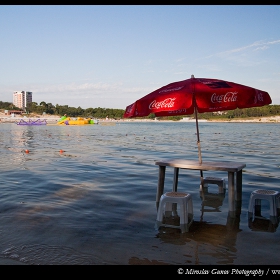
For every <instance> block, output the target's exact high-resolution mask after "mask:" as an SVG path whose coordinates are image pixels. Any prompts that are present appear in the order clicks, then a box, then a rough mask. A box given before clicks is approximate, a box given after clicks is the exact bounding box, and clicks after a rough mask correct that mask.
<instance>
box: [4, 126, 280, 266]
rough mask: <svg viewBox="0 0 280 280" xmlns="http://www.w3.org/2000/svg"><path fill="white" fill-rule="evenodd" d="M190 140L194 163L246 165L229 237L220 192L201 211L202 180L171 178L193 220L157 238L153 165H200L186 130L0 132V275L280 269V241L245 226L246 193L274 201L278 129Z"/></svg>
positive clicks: (233, 130)
mask: <svg viewBox="0 0 280 280" xmlns="http://www.w3.org/2000/svg"><path fill="white" fill-rule="evenodd" d="M199 137H200V142H201V151H202V160H205V161H236V162H241V163H245V164H246V167H245V168H244V170H243V194H242V208H241V215H240V222H239V223H238V225H237V227H235V228H231V229H229V228H228V227H227V216H228V196H227V189H226V192H225V196H224V198H223V197H222V198H221V197H219V198H218V199H217V200H216V201H214V202H213V203H214V205H213V203H212V207H211V206H210V207H208V208H207V207H206V206H205V207H204V204H203V201H202V198H201V194H200V192H199V185H200V174H199V171H190V170H180V174H179V183H178V191H187V192H190V193H191V194H192V197H193V208H194V223H193V224H192V226H191V228H190V231H189V232H188V233H185V234H181V233H180V230H179V229H172V228H163V229H160V230H157V229H155V220H156V213H157V209H156V203H155V199H156V190H157V183H158V173H159V171H158V166H157V165H155V162H156V161H159V160H164V159H169V160H171V159H190V160H196V159H197V160H198V148H197V131H196V126H195V123H194V122H161V121H158V122H122V121H119V122H116V123H111V124H110V123H109V125H108V123H107V125H104V124H103V125H102V124H101V123H100V124H98V125H84V126H58V125H41V126H40V125H39V126H19V125H16V124H13V123H10V124H1V125H0V143H1V144H0V153H1V161H0V167H1V175H0V264H1V263H2V264H5V263H9V262H12V263H13V262H14V263H15V264H28V265H31V264H32V265H34V264H35V265H36V264H38V265H45V264H46V265H50V264H55V265H59V264H67V265H75V264H81V265H83V264H84V265H87V264H181V265H183V264H190V265H191V264H200V265H202V264H279V258H278V257H275V256H278V254H277V252H279V251H280V242H279V237H280V229H279V228H278V227H277V226H276V227H273V226H271V225H270V223H268V224H267V221H263V223H261V221H260V225H258V226H256V227H255V228H252V227H251V228H250V227H249V225H248V219H247V210H248V203H249V197H250V194H251V192H252V191H253V190H255V189H270V190H280V182H279V178H280V172H279V169H280V150H279V138H280V128H279V124H278V123H214V122H201V123H200V124H199ZM204 176H215V177H225V178H227V174H226V173H225V172H214V173H213V172H210V171H208V172H206V171H205V174H204ZM172 184H173V169H172V168H171V167H167V169H166V178H165V191H168V190H172ZM216 189H218V188H217V187H216ZM216 189H215V186H214V187H213V191H212V189H211V192H215V191H216ZM215 203H216V205H215ZM263 211H264V214H267V212H269V210H268V206H266V205H264V210H263ZM273 252H276V255H275V253H273Z"/></svg>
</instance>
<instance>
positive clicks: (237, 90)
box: [123, 75, 272, 163]
mask: <svg viewBox="0 0 280 280" xmlns="http://www.w3.org/2000/svg"><path fill="white" fill-rule="evenodd" d="M271 102H272V101H271V98H270V95H269V94H268V93H267V92H266V91H262V90H259V89H256V88H252V87H249V86H245V85H241V84H237V83H233V82H228V81H224V80H218V79H210V78H195V77H194V76H193V75H192V76H191V78H190V79H187V80H183V81H178V82H174V83H171V84H168V85H165V86H163V87H161V88H159V89H157V90H155V91H153V92H151V93H149V94H147V95H145V96H144V97H142V98H140V99H138V100H137V101H135V102H134V103H132V104H131V105H129V106H127V107H126V110H125V113H124V116H123V117H124V118H133V117H144V116H148V115H149V114H151V113H153V114H155V116H156V117H160V116H178V115H191V114H193V113H194V114H195V119H196V130H197V145H198V157H199V162H200V163H202V158H201V147H200V138H199V129H198V119H197V113H205V112H217V111H227V110H234V109H237V108H240V109H242V108H250V107H260V106H264V105H268V104H270V103H271Z"/></svg>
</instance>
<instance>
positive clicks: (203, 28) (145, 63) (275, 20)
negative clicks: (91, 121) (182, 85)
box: [0, 5, 280, 109]
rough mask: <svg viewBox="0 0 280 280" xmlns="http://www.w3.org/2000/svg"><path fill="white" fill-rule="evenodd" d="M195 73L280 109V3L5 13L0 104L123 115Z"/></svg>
mask: <svg viewBox="0 0 280 280" xmlns="http://www.w3.org/2000/svg"><path fill="white" fill-rule="evenodd" d="M191 75H194V76H195V77H197V78H214V79H221V80H226V81H231V82H235V83H239V84H243V85H247V86H250V87H254V88H257V89H260V90H263V91H267V92H268V93H269V94H270V96H271V99H272V105H279V104H280V5H259V6H258V5H209V6H208V5H1V6H0V101H3V102H13V92H14V91H31V92H32V97H33V102H37V103H38V105H39V104H40V103H41V102H42V101H44V102H46V103H52V104H53V105H54V106H55V105H61V106H63V105H68V106H69V107H75V108H78V107H81V108H83V109H87V108H98V107H100V108H112V109H125V108H126V106H128V105H130V104H131V103H133V102H135V101H136V100H137V99H139V98H141V97H143V96H145V95H147V94H148V93H150V92H152V91H154V90H156V89H158V88H160V87H162V86H164V85H167V84H169V83H172V82H176V81H181V80H185V79H188V78H190V77H191Z"/></svg>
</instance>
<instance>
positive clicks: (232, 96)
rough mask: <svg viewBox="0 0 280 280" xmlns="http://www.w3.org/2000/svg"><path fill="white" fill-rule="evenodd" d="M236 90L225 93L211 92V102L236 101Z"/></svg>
mask: <svg viewBox="0 0 280 280" xmlns="http://www.w3.org/2000/svg"><path fill="white" fill-rule="evenodd" d="M237 93H238V92H237V91H235V92H227V93H226V94H221V95H218V94H216V93H213V94H212V96H211V102H212V103H222V102H224V103H227V102H236V100H237Z"/></svg>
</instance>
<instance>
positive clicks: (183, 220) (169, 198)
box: [155, 192, 193, 233]
mask: <svg viewBox="0 0 280 280" xmlns="http://www.w3.org/2000/svg"><path fill="white" fill-rule="evenodd" d="M173 204H176V206H179V207H180V225H174V224H172V223H168V222H167V220H168V219H166V218H167V217H170V216H172V213H173V211H172V208H173V210H174V207H172V206H173ZM173 214H174V213H173ZM192 222H193V202H192V196H191V194H189V193H184V192H167V193H164V194H163V195H162V196H161V198H160V201H159V207H158V213H157V220H156V226H155V227H156V229H159V228H160V227H161V226H163V227H171V228H180V229H181V232H182V233H184V232H188V231H189V227H190V225H191V224H192Z"/></svg>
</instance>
